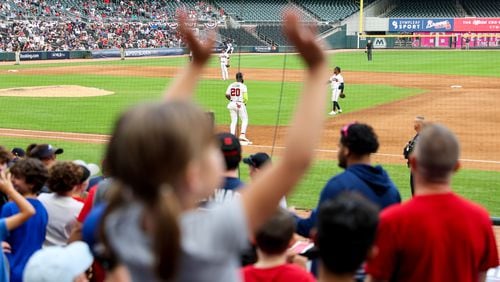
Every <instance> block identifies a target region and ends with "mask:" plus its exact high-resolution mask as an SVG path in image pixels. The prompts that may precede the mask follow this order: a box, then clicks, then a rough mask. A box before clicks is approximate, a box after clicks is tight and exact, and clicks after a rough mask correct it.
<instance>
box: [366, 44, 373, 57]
mask: <svg viewBox="0 0 500 282" xmlns="http://www.w3.org/2000/svg"><path fill="white" fill-rule="evenodd" d="M372 50H373V43H372V41H371V40H368V42H367V43H366V49H365V53H366V55H367V56H368V61H371V60H372Z"/></svg>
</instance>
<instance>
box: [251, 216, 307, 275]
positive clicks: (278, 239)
mask: <svg viewBox="0 0 500 282" xmlns="http://www.w3.org/2000/svg"><path fill="white" fill-rule="evenodd" d="M294 231H295V227H294V220H293V217H292V216H291V215H290V213H288V212H286V211H285V210H282V209H278V210H277V211H276V212H275V214H274V215H273V216H272V217H271V218H270V219H269V220H268V221H267V222H266V223H265V224H264V225H263V226H262V227H261V228H260V229H259V230H258V231H257V232H256V233H255V236H254V239H255V240H254V241H255V244H256V245H257V256H258V260H257V262H256V263H255V264H254V265H249V266H246V267H244V268H243V269H242V275H243V280H244V281H245V282H266V281H269V282H271V281H273V282H281V281H282V282H288V281H297V282H312V281H315V279H314V276H312V274H310V273H309V272H307V271H306V270H305V269H304V268H301V267H300V266H298V265H295V264H292V263H288V254H287V251H288V248H289V247H290V245H291V242H292V239H293V234H294Z"/></svg>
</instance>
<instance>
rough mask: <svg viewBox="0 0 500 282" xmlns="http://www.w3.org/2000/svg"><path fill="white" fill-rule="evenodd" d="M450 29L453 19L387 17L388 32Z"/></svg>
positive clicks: (442, 30) (443, 30) (441, 30)
mask: <svg viewBox="0 0 500 282" xmlns="http://www.w3.org/2000/svg"><path fill="white" fill-rule="evenodd" d="M452 30H453V19H446V18H444V19H389V31H390V32H413V31H430V32H445V31H452Z"/></svg>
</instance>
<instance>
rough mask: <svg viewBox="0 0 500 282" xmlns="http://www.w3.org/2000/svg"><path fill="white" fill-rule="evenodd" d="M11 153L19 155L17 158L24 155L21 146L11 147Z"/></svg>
mask: <svg viewBox="0 0 500 282" xmlns="http://www.w3.org/2000/svg"><path fill="white" fill-rule="evenodd" d="M12 154H14V156H16V157H19V158H22V157H24V156H25V155H26V153H25V152H24V150H23V149H21V148H14V149H12Z"/></svg>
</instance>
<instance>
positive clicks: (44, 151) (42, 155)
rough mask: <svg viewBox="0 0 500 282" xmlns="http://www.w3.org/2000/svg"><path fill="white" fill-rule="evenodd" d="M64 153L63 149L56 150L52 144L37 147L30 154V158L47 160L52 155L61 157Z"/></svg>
mask: <svg viewBox="0 0 500 282" xmlns="http://www.w3.org/2000/svg"><path fill="white" fill-rule="evenodd" d="M62 153H64V150H63V149H62V148H54V147H53V146H52V145H50V144H40V145H36V146H35V147H34V148H33V149H32V150H31V151H30V152H29V157H30V158H35V159H47V158H49V157H50V156H52V155H59V154H62Z"/></svg>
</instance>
